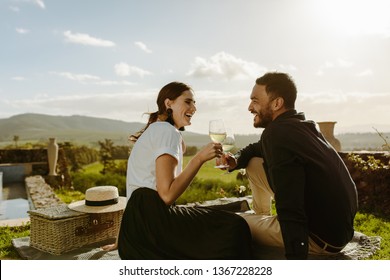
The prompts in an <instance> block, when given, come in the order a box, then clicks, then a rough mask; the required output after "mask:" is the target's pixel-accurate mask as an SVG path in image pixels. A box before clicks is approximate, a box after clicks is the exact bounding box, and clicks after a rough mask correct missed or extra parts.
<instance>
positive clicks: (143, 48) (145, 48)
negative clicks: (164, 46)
mask: <svg viewBox="0 0 390 280" xmlns="http://www.w3.org/2000/svg"><path fill="white" fill-rule="evenodd" d="M134 45H136V46H137V47H138V48H140V49H141V50H142V51H144V52H146V53H152V50H150V49H149V48H148V47H147V46H146V45H145V44H144V43H142V42H139V41H138V42H134Z"/></svg>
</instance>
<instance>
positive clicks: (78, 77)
mask: <svg viewBox="0 0 390 280" xmlns="http://www.w3.org/2000/svg"><path fill="white" fill-rule="evenodd" d="M52 74H55V75H58V76H60V77H64V78H67V79H69V80H72V81H77V82H79V83H82V84H94V85H101V86H131V85H134V83H131V82H129V81H112V80H103V79H101V78H100V77H98V76H94V75H90V74H74V73H70V72H52Z"/></svg>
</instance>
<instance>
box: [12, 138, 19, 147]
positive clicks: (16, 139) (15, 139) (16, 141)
mask: <svg viewBox="0 0 390 280" xmlns="http://www.w3.org/2000/svg"><path fill="white" fill-rule="evenodd" d="M13 141H14V142H15V148H18V141H19V135H14V139H13Z"/></svg>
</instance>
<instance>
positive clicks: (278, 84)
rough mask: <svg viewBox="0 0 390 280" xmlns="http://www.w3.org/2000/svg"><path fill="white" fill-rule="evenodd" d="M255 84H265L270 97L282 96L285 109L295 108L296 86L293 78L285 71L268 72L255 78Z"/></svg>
mask: <svg viewBox="0 0 390 280" xmlns="http://www.w3.org/2000/svg"><path fill="white" fill-rule="evenodd" d="M256 84H258V85H262V86H265V90H266V92H267V94H268V95H270V96H271V98H272V99H275V98H277V97H282V98H283V99H284V106H285V108H286V109H294V108H295V100H296V99H297V88H296V86H295V83H294V81H293V79H292V78H291V77H290V76H289V75H288V74H285V73H278V72H269V73H266V74H264V75H263V76H262V77H260V78H258V79H257V80H256Z"/></svg>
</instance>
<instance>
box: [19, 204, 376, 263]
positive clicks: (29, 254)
mask: <svg viewBox="0 0 390 280" xmlns="http://www.w3.org/2000/svg"><path fill="white" fill-rule="evenodd" d="M250 200H251V197H243V198H222V199H217V200H210V201H204V202H197V203H191V204H188V205H187V206H199V207H213V208H217V209H224V210H227V211H232V212H246V211H251V210H250V207H249V203H250ZM248 201H249V203H248ZM113 242H115V240H114V239H111V240H106V241H103V242H99V243H94V244H90V245H87V246H84V247H81V248H79V249H76V250H73V251H70V252H67V253H64V254H62V255H52V254H50V253H46V252H43V251H40V250H38V249H36V248H33V247H31V246H30V237H21V238H16V239H13V240H12V244H13V246H14V247H15V249H16V251H17V252H18V253H19V255H20V257H21V258H22V259H27V260H120V258H119V255H118V251H117V250H114V251H109V252H108V251H104V250H103V249H101V248H100V247H101V246H103V245H106V244H111V243H113ZM380 243H381V237H380V236H367V235H365V234H363V233H360V232H355V234H354V237H353V239H352V240H351V242H349V243H348V244H347V246H346V247H345V248H344V249H343V250H342V251H341V252H340V253H338V254H335V255H331V256H319V255H309V259H312V260H324V259H328V260H361V259H367V258H369V257H371V256H372V255H373V254H375V252H376V251H377V250H379V249H380ZM254 255H255V259H259V260H283V259H285V258H284V250H283V249H282V248H275V247H256V248H254Z"/></svg>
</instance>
